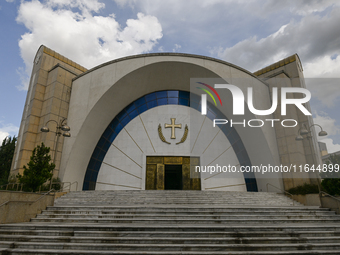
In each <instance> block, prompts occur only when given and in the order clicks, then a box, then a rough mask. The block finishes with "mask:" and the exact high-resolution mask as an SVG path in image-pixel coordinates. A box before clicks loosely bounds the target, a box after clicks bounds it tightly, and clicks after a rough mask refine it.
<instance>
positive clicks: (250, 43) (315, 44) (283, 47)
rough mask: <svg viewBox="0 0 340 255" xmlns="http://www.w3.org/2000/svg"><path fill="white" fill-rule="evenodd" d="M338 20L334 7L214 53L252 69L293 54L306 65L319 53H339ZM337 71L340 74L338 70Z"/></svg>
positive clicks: (337, 10)
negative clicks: (323, 14) (322, 14)
mask: <svg viewBox="0 0 340 255" xmlns="http://www.w3.org/2000/svg"><path fill="white" fill-rule="evenodd" d="M339 23H340V8H339V7H334V8H333V9H332V11H330V13H329V14H328V15H326V16H319V15H317V14H310V15H307V16H305V17H303V18H302V19H301V21H299V22H297V21H295V20H292V21H290V22H289V23H288V24H285V25H282V26H281V28H280V29H279V30H277V31H276V32H275V33H272V34H271V35H269V36H267V37H265V38H261V39H259V38H258V37H256V36H253V37H250V38H247V39H245V40H243V41H240V42H238V43H236V44H235V45H233V46H231V47H229V48H217V49H216V50H215V52H216V53H217V55H218V56H219V57H220V58H222V59H225V60H226V61H229V62H232V63H235V64H238V65H240V66H242V67H245V68H246V69H250V70H252V71H256V70H258V69H260V68H263V67H265V66H267V65H269V64H271V63H273V62H276V61H278V60H280V59H282V58H284V57H288V56H289V55H292V54H294V53H298V54H299V56H300V58H301V59H302V64H303V65H308V64H309V63H315V61H316V60H318V59H319V58H320V56H325V55H327V56H332V55H334V54H340V26H338V24H339ZM337 61H338V60H337ZM334 72H336V73H337V74H339V73H340V71H339V69H337V71H335V70H334Z"/></svg>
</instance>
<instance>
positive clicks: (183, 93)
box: [179, 91, 190, 100]
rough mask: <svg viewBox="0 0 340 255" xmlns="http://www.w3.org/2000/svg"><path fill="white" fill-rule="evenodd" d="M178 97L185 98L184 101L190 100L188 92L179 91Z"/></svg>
mask: <svg viewBox="0 0 340 255" xmlns="http://www.w3.org/2000/svg"><path fill="white" fill-rule="evenodd" d="M179 97H180V98H185V99H188V100H189V98H190V93H189V92H186V91H179Z"/></svg>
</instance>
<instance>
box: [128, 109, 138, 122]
mask: <svg viewBox="0 0 340 255" xmlns="http://www.w3.org/2000/svg"><path fill="white" fill-rule="evenodd" d="M137 116H138V111H137V110H133V111H132V112H130V113H129V117H130V119H131V120H133V119H134V118H135V117H137Z"/></svg>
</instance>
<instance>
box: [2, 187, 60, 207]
mask: <svg viewBox="0 0 340 255" xmlns="http://www.w3.org/2000/svg"><path fill="white" fill-rule="evenodd" d="M52 191H54V192H55V190H54V189H51V190H50V191H48V192H46V193H45V194H43V195H42V196H40V197H39V198H38V199H37V200H35V201H15V200H8V201H6V202H4V203H2V204H1V205H0V207H1V206H3V205H6V204H8V203H10V202H20V203H29V204H34V203H36V202H38V201H39V200H40V199H42V198H43V197H45V196H46V195H48V194H50V193H51V192H52Z"/></svg>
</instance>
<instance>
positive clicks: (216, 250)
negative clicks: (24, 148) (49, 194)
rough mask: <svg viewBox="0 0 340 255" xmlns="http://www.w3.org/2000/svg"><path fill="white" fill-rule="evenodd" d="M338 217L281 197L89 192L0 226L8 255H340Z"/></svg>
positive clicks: (1, 242) (69, 196) (1, 241)
mask: <svg viewBox="0 0 340 255" xmlns="http://www.w3.org/2000/svg"><path fill="white" fill-rule="evenodd" d="M339 250H340V216H339V215H335V213H334V212H331V211H330V210H329V209H320V208H317V207H305V206H302V205H301V204H299V203H296V202H293V200H291V199H290V198H288V197H286V196H283V195H282V194H276V193H264V192H262V193H247V192H215V191H208V192H205V191H204V192H202V191H88V192H72V193H68V194H67V195H65V196H63V197H61V198H59V199H57V200H56V202H55V206H53V207H48V208H47V209H46V210H44V211H43V212H42V214H40V215H38V216H37V217H36V218H34V219H32V220H31V222H29V223H20V224H2V225H0V252H1V253H4V254H121V255H123V254H135V255H136V254H149V255H152V254H159V255H162V254H164V255H166V254H167V255H169V254H187V255H189V254H210V255H214V254H215V255H217V254H242V255H245V254H262V255H265V254H324V255H326V254H338V255H339V254H340V253H339Z"/></svg>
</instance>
